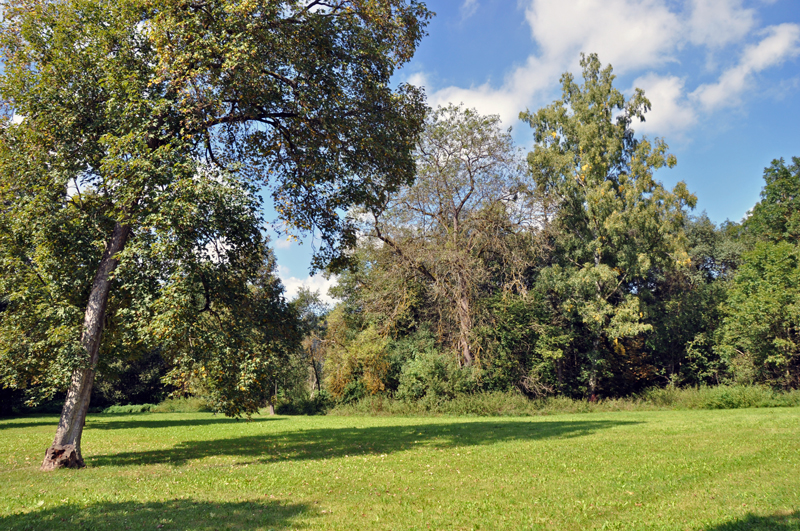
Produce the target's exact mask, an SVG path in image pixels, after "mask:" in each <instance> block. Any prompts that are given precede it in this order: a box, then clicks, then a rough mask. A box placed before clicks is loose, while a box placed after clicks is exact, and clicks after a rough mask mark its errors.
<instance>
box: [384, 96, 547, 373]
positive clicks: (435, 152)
mask: <svg viewBox="0 0 800 531" xmlns="http://www.w3.org/2000/svg"><path fill="white" fill-rule="evenodd" d="M416 158H417V180H416V182H415V183H414V184H413V185H408V186H404V187H402V188H401V189H400V190H399V191H398V193H397V194H396V195H394V196H392V197H391V198H390V199H389V200H388V201H387V202H386V204H385V206H382V207H381V208H373V209H371V210H369V211H368V218H369V233H368V234H369V236H370V237H372V238H374V239H375V240H376V241H380V242H382V244H383V245H384V246H385V248H386V251H387V252H389V253H391V254H392V255H393V256H394V257H395V262H396V264H397V265H398V266H400V267H401V268H403V269H404V270H405V271H406V272H410V273H411V274H413V276H415V277H416V278H417V280H418V281H419V282H422V283H425V284H426V285H428V286H430V288H431V290H432V291H433V293H434V296H435V297H436V298H437V299H439V300H440V301H444V302H445V308H446V315H449V316H452V320H453V322H454V323H455V325H456V326H457V328H458V333H457V339H456V344H457V347H458V352H459V359H460V363H462V364H464V365H471V364H472V363H473V360H474V354H473V351H472V348H471V345H470V342H471V337H470V336H471V334H472V330H473V327H474V318H475V315H474V300H475V297H476V296H477V294H478V292H479V290H480V289H481V287H482V286H484V285H485V284H487V283H488V282H489V281H490V277H491V271H490V270H489V268H488V267H487V263H488V257H489V255H491V254H492V253H496V254H501V255H505V257H508V256H509V254H510V253H508V252H507V249H504V248H503V246H504V243H505V240H506V236H507V235H508V234H513V233H514V232H515V231H517V230H521V228H522V227H527V228H530V227H531V225H533V224H534V223H533V221H534V220H533V219H532V217H531V216H532V212H533V211H532V209H531V208H530V207H531V204H530V203H529V202H528V201H527V200H526V199H527V196H525V195H523V194H522V193H520V188H521V172H520V171H519V168H520V167H519V165H518V159H517V156H516V152H515V149H514V147H513V143H512V140H511V135H510V134H509V133H508V132H506V131H502V130H501V129H500V119H499V117H497V116H481V115H479V114H478V113H477V112H476V111H474V110H468V109H467V110H465V109H463V108H461V107H456V106H452V105H450V106H448V107H445V108H439V109H438V110H436V111H434V112H432V113H431V114H430V116H429V117H428V119H427V120H426V127H425V132H424V133H423V135H422V138H421V140H420V142H419V145H418V146H417V149H416ZM504 266H505V267H507V273H508V274H511V273H512V271H513V267H514V263H512V262H507V263H505V264H504Z"/></svg>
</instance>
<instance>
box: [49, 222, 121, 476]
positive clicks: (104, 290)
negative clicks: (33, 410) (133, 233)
mask: <svg viewBox="0 0 800 531" xmlns="http://www.w3.org/2000/svg"><path fill="white" fill-rule="evenodd" d="M129 235H130V227H128V226H127V225H122V224H120V223H117V224H116V225H115V226H114V232H113V234H112V235H111V240H109V242H108V244H107V245H106V250H105V252H104V253H103V257H102V259H101V260H100V265H99V266H98V268H97V273H96V274H95V277H94V281H93V282H92V291H91V293H90V294H89V303H88V304H87V305H86V313H85V314H84V318H83V332H82V333H81V345H82V346H83V348H84V349H86V354H87V359H88V360H89V363H88V365H87V366H83V367H79V368H77V369H75V371H74V372H73V373H72V380H71V381H70V385H69V391H67V398H66V400H65V401H64V408H63V409H62V410H61V420H59V422H58V429H57V430H56V437H55V439H54V440H53V445H52V446H51V447H50V448H48V449H47V452H46V453H45V456H44V462H43V463H42V470H54V469H56V468H63V467H69V468H81V467H83V466H84V462H83V456H81V434H82V433H83V426H84V424H85V423H86V413H87V412H88V411H89V399H90V398H91V394H92V384H94V373H95V367H96V366H97V361H98V359H99V357H100V338H101V336H102V335H103V324H104V323H105V317H106V307H107V306H108V295H109V293H110V291H111V280H110V278H109V277H110V275H111V273H112V272H113V271H114V269H115V268H116V267H117V264H118V263H119V260H118V259H117V258H115V256H116V255H117V253H119V252H120V251H122V249H123V248H124V247H125V243H126V242H127V241H128V236H129Z"/></svg>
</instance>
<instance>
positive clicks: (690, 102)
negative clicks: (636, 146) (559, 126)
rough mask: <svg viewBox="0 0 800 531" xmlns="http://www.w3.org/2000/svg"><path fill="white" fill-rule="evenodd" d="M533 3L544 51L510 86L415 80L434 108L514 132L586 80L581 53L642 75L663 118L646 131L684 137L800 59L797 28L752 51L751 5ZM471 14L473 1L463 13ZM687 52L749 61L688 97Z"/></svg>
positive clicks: (766, 34)
mask: <svg viewBox="0 0 800 531" xmlns="http://www.w3.org/2000/svg"><path fill="white" fill-rule="evenodd" d="M523 1H525V4H524V9H525V18H526V21H527V23H528V25H529V26H530V31H531V38H532V48H535V49H536V52H535V53H532V54H531V55H530V56H529V57H528V58H527V60H526V61H525V62H524V63H523V64H521V65H518V66H516V67H514V68H513V69H511V70H510V71H509V73H508V74H507V75H506V76H505V77H504V79H503V81H502V83H500V84H497V83H495V84H493V83H491V82H489V81H487V82H486V83H484V84H480V85H474V86H470V87H459V86H446V87H440V88H438V89H435V90H430V85H429V82H430V79H429V77H428V76H426V75H425V73H417V74H415V75H414V76H412V78H410V80H411V79H413V80H414V81H416V82H417V83H416V84H420V85H423V86H428V87H429V90H428V101H429V102H430V103H431V104H433V105H434V106H435V105H446V104H447V103H449V102H452V103H462V102H463V103H464V104H466V105H467V106H468V107H475V108H476V109H478V111H480V112H482V113H484V114H499V115H500V117H501V119H502V120H503V121H504V122H506V123H511V124H513V123H514V122H516V121H517V118H518V114H519V112H520V111H521V110H524V109H525V108H531V109H535V108H538V107H540V106H542V105H546V104H548V103H550V102H551V101H552V100H553V99H554V97H557V96H558V92H557V91H558V88H559V84H558V79H559V77H560V76H561V74H562V73H563V72H565V71H572V72H576V71H578V58H579V54H580V52H595V53H597V54H598V55H599V56H600V58H601V60H602V61H603V62H604V63H610V64H612V65H613V66H614V71H615V73H617V74H625V73H633V74H634V75H636V74H638V78H637V80H636V86H640V87H642V88H644V89H645V91H646V93H647V95H648V97H649V98H650V99H651V101H652V103H653V110H652V112H651V113H650V114H648V121H647V122H646V123H645V124H641V125H640V126H639V127H637V129H639V130H641V131H642V132H648V133H650V134H653V133H655V134H659V135H663V134H666V133H673V134H674V133H680V132H681V131H685V130H686V129H687V128H690V127H692V126H693V125H695V124H696V123H697V121H698V120H699V117H700V115H701V114H702V113H704V112H706V113H708V112H712V111H714V110H716V109H718V108H720V107H723V106H726V105H732V104H735V103H738V101H739V99H738V98H739V97H740V96H742V95H743V94H744V92H745V90H747V89H748V88H749V87H750V86H751V81H752V79H753V75H754V74H756V73H758V72H761V71H763V70H765V69H767V68H769V67H772V66H776V65H779V64H781V63H782V62H784V61H786V60H787V59H789V58H791V57H794V56H796V55H797V54H798V39H800V27H798V26H797V25H796V24H781V25H779V26H772V27H770V28H767V29H766V30H763V32H762V33H763V36H762V37H761V40H760V42H758V43H756V44H752V45H750V46H749V47H745V46H746V42H747V41H748V40H752V37H753V36H754V35H758V33H755V31H756V26H757V13H756V10H755V9H753V8H745V7H744V6H743V1H742V0H685V2H683V3H682V5H681V4H679V3H676V2H674V1H672V0H572V1H571V2H569V3H568V4H569V5H567V3H565V2H563V1H562V0H523ZM471 5H473V3H472V2H471V1H470V0H466V1H465V2H464V3H463V4H462V8H463V7H464V6H471ZM687 46H694V47H698V48H699V49H700V50H701V51H702V50H703V49H704V50H705V51H706V53H708V54H709V57H711V56H712V55H713V54H715V53H717V52H721V51H723V50H724V53H725V54H726V55H729V54H731V53H736V52H735V50H736V49H737V47H738V49H739V50H742V49H743V52H740V53H741V60H740V62H739V63H738V64H737V65H735V66H734V67H732V68H730V69H728V70H726V71H723V72H722V73H721V75H720V76H719V78H718V80H717V81H716V82H714V83H707V84H704V85H702V86H699V87H689V88H687V84H689V83H690V80H689V79H687V78H686V77H677V76H674V75H671V74H669V73H667V74H665V73H663V71H664V70H666V71H668V70H669V66H670V65H679V62H678V61H679V55H680V53H681V51H683V50H684V49H685V48H686V47H687ZM693 88H694V90H692V89H693Z"/></svg>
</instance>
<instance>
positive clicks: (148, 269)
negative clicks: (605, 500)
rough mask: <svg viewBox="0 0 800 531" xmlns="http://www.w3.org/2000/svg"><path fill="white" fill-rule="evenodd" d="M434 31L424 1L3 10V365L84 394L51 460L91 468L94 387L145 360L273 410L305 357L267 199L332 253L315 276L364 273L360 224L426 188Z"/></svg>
mask: <svg viewBox="0 0 800 531" xmlns="http://www.w3.org/2000/svg"><path fill="white" fill-rule="evenodd" d="M429 16H430V15H429V13H428V11H427V10H426V9H425V8H424V6H423V5H422V4H420V3H418V2H416V1H414V0H409V1H405V0H385V1H381V2H372V1H361V0H342V1H339V2H334V3H323V2H318V1H309V2H303V1H294V0H288V1H283V2H274V1H254V2H234V1H230V0H210V1H205V2H189V1H179V2H173V1H160V0H122V1H120V2H112V3H109V2H98V1H96V0H68V1H64V2H61V1H59V2H50V1H37V2H27V1H11V2H8V3H7V5H6V6H4V17H5V23H4V25H3V29H2V33H1V34H0V46H2V61H3V67H4V71H3V74H2V76H0V98H2V103H3V109H4V114H5V118H4V121H3V124H2V130H1V131H0V204H2V205H3V210H2V218H1V219H0V224H2V225H3V228H5V229H6V230H5V231H4V234H3V236H2V238H3V239H2V254H3V262H2V267H3V270H4V275H3V285H2V286H0V290H2V295H3V297H4V298H5V299H6V300H7V301H8V303H9V308H8V309H7V310H6V311H5V312H3V317H2V324H0V328H2V338H3V342H2V345H1V346H0V356H2V357H3V362H4V363H3V365H4V369H3V380H4V383H5V384H10V385H14V386H25V385H33V384H35V385H39V384H45V387H46V388H47V389H49V390H51V391H52V390H55V389H63V388H64V386H65V385H66V384H67V383H69V390H68V394H67V399H66V402H65V407H64V411H63V413H62V419H61V423H60V425H59V430H58V433H57V436H56V440H55V442H54V446H53V452H55V453H58V452H62V453H63V452H67V453H66V454H64V455H67V454H69V455H71V456H72V457H70V458H68V462H69V463H72V464H78V465H80V464H81V463H82V458H81V455H80V434H81V431H82V428H83V418H84V417H85V414H86V409H87V408H88V400H89V395H90V392H91V387H92V381H93V377H94V371H95V370H96V369H97V367H98V366H99V364H100V363H101V359H104V358H105V357H106V356H126V355H129V354H130V353H131V352H132V351H134V350H136V349H142V348H144V349H153V348H160V349H163V350H164V352H165V353H169V354H170V355H171V356H173V358H174V359H175V360H177V362H178V363H176V365H175V367H176V371H174V372H173V373H172V374H173V377H174V378H175V379H180V378H186V377H187V375H188V372H189V371H188V369H189V367H190V366H191V369H192V371H195V372H198V371H199V373H201V374H206V375H209V376H208V377H207V382H208V383H209V384H210V385H212V386H214V387H216V388H217V389H218V391H219V392H218V397H219V399H220V407H221V408H222V409H223V410H224V411H226V412H227V413H230V414H238V413H242V412H249V411H253V410H255V408H257V406H258V401H257V399H256V398H257V396H258V393H260V392H261V391H262V389H261V386H262V384H263V380H264V379H265V378H266V376H267V373H268V372H269V371H270V370H272V369H270V368H269V367H270V365H269V364H268V363H267V361H268V360H270V358H271V356H272V355H274V354H275V353H277V352H279V351H280V349H279V348H277V347H276V345H277V343H280V342H282V341H283V342H285V341H291V338H292V333H291V330H290V329H291V326H289V325H288V324H287V322H286V319H287V317H286V316H287V315H288V314H287V313H286V311H285V310H286V308H285V305H284V303H283V302H282V297H281V295H280V292H281V289H280V286H279V285H278V284H277V283H276V281H275V280H274V277H272V272H271V271H272V269H271V268H272V266H271V264H272V259H271V257H270V253H269V251H268V250H267V249H266V240H265V237H264V236H263V232H264V230H265V226H264V222H263V220H262V219H261V203H260V195H259V191H260V190H261V189H262V188H263V187H266V188H267V189H268V190H269V191H270V192H271V195H272V198H273V200H274V201H275V204H276V210H277V212H278V213H279V217H280V220H279V221H281V222H282V223H283V224H284V227H285V229H286V230H288V231H301V232H302V231H306V232H309V231H310V232H314V233H315V234H317V235H318V236H319V237H320V239H321V241H322V245H321V247H320V248H319V249H318V250H317V251H318V252H317V253H316V258H315V260H316V261H315V264H316V265H317V266H318V267H319V266H322V265H327V266H329V267H332V268H336V267H340V266H341V265H342V264H344V263H345V262H346V261H347V257H346V255H345V254H344V253H343V251H344V250H345V249H347V248H348V247H350V246H351V245H352V244H353V243H354V241H355V234H356V232H355V227H354V225H353V223H352V222H351V221H350V220H349V219H348V218H347V217H346V216H344V215H343V213H344V212H346V211H347V210H348V209H350V208H351V207H353V206H356V205H362V206H369V205H372V204H381V203H383V202H384V201H385V197H386V194H388V193H390V192H392V191H393V190H395V189H396V188H397V187H398V186H400V185H402V184H404V183H407V182H409V181H410V180H411V179H412V178H413V173H414V163H413V159H412V156H411V151H412V148H413V145H414V141H415V139H416V136H417V134H418V132H419V131H420V129H421V126H422V120H423V111H424V106H423V96H422V93H421V92H420V91H419V90H418V89H416V88H414V87H411V86H407V85H404V86H401V87H400V88H399V89H396V90H393V89H392V88H391V87H390V80H391V76H392V74H393V72H394V70H395V69H396V68H397V67H398V66H400V65H401V64H403V63H404V62H406V61H408V59H409V58H410V57H411V55H412V54H413V51H414V49H415V47H416V45H417V43H418V42H419V39H420V38H421V37H422V35H423V29H424V26H425V24H426V21H427V19H428V17H429ZM244 301H247V302H244ZM104 329H105V330H106V333H103V330H104ZM276 342H277V343H276ZM253 345H258V346H259V347H258V348H257V349H251V348H247V347H248V346H253ZM264 349H266V350H267V351H269V352H271V353H272V355H270V354H269V353H267V352H264ZM273 361H274V360H273ZM183 362H186V363H183ZM178 368H179V369H178ZM259 375H260V376H259ZM61 447H64V448H66V447H70V448H67V450H63V449H61V450H60V449H58V448H61ZM55 453H53V455H51V454H50V453H49V454H48V458H46V461H45V466H50V465H53V464H54V463H56V457H54V456H55ZM62 453H59V454H58V455H62ZM65 459H66V458H65Z"/></svg>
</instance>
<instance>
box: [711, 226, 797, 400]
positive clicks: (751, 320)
mask: <svg viewBox="0 0 800 531" xmlns="http://www.w3.org/2000/svg"><path fill="white" fill-rule="evenodd" d="M742 258H743V260H742V265H741V266H740V267H739V270H738V272H737V274H736V277H735V278H734V280H733V283H732V285H731V287H730V290H729V292H728V300H727V304H726V305H725V306H724V307H723V309H724V311H725V314H726V315H725V321H724V325H723V327H722V329H721V332H720V336H721V337H720V340H719V347H718V350H719V351H720V353H721V354H722V355H723V356H726V357H727V358H728V359H730V360H731V363H732V365H733V370H734V374H733V376H734V378H735V380H736V381H737V382H739V383H768V384H771V385H775V386H779V387H785V388H797V387H798V386H800V248H798V246H797V245H792V244H791V243H789V242H786V241H782V242H777V243H772V242H758V243H757V244H756V246H755V248H754V249H753V250H752V251H749V252H747V253H745V254H744V256H743V257H742Z"/></svg>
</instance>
